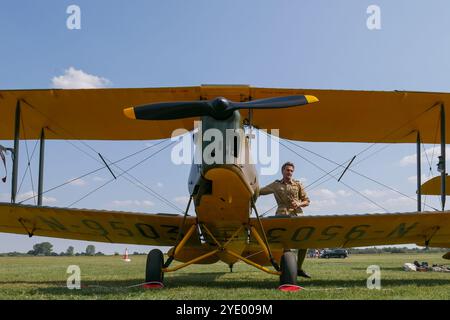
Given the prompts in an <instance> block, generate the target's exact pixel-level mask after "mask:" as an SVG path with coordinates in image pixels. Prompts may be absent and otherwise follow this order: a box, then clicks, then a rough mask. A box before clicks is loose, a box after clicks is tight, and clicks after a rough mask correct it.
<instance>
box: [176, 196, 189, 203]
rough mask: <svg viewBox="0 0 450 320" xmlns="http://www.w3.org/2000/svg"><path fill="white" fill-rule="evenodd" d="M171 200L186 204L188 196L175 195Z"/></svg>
mask: <svg viewBox="0 0 450 320" xmlns="http://www.w3.org/2000/svg"><path fill="white" fill-rule="evenodd" d="M173 200H174V201H175V202H176V203H179V204H183V205H187V203H188V201H189V197H187V196H181V197H175V198H173Z"/></svg>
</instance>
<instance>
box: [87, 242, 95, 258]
mask: <svg viewBox="0 0 450 320" xmlns="http://www.w3.org/2000/svg"><path fill="white" fill-rule="evenodd" d="M86 255H87V256H93V255H95V246H93V245H92V244H90V245H88V246H87V247H86Z"/></svg>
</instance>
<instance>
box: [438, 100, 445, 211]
mask: <svg viewBox="0 0 450 320" xmlns="http://www.w3.org/2000/svg"><path fill="white" fill-rule="evenodd" d="M445 161H446V156H445V105H444V104H443V103H442V104H441V155H440V156H439V163H438V171H439V172H440V173H441V203H442V211H444V210H445V191H446V190H445V188H446V186H445V176H446V173H445V171H446V170H445Z"/></svg>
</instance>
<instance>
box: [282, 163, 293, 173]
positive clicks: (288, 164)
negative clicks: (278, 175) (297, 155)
mask: <svg viewBox="0 0 450 320" xmlns="http://www.w3.org/2000/svg"><path fill="white" fill-rule="evenodd" d="M287 166H291V167H292V168H294V169H295V166H294V164H293V163H292V162H290V161H288V162H286V163H285V164H283V165H282V166H281V171H283V170H284V168H286V167H287Z"/></svg>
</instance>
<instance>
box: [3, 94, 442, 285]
mask: <svg viewBox="0 0 450 320" xmlns="http://www.w3.org/2000/svg"><path fill="white" fill-rule="evenodd" d="M447 101H448V102H447ZM445 106H450V94H448V93H425V92H374V91H343V90H306V89H305V90H303V89H271V88H253V87H249V86H199V87H177V88H145V89H141V88H136V89H88V90H82V89H81V90H2V91H0V111H1V112H0V113H1V118H0V119H1V125H0V139H1V140H14V155H15V156H14V163H13V175H12V191H11V203H1V204H0V232H6V233H16V234H28V235H29V236H30V237H31V236H33V235H36V236H47V237H56V238H66V239H77V240H90V241H100V242H110V243H124V244H125V243H126V244H141V245H153V246H171V247H172V248H171V249H170V250H169V252H168V259H167V260H166V261H164V256H163V254H162V252H161V251H160V250H158V249H154V250H152V251H150V253H149V254H148V258H147V266H146V282H148V283H152V282H157V283H162V282H163V277H164V274H165V273H167V272H172V271H176V270H179V269H181V268H183V267H186V266H189V265H192V264H212V263H215V262H217V261H223V262H225V263H226V264H228V265H229V266H230V267H232V266H233V264H235V263H236V262H238V261H243V262H245V263H247V264H249V265H252V266H254V267H256V268H258V269H260V270H262V271H264V272H267V273H270V274H274V275H279V276H280V283H281V284H294V285H295V284H296V277H297V269H296V264H295V255H293V253H292V252H290V251H287V250H284V249H285V248H289V249H300V248H303V249H304V248H325V247H359V246H372V245H391V244H392V245H393V244H408V243H414V244H417V245H420V246H428V247H444V248H450V212H447V211H444V206H443V210H442V211H434V212H422V211H421V207H420V205H421V201H420V193H421V192H420V191H421V188H420V183H419V185H418V191H419V200H418V210H417V212H408V213H394V214H362V215H326V216H308V215H306V216H301V217H286V218H283V217H267V218H264V217H261V216H260V215H259V214H258V212H257V210H256V206H255V202H256V200H257V198H258V192H259V183H258V176H257V173H256V170H255V167H254V165H253V164H250V163H246V162H240V161H238V160H239V159H240V157H241V155H242V154H245V153H248V152H249V149H250V143H249V141H248V137H247V136H240V137H239V138H236V137H235V136H234V137H233V138H232V140H233V141H225V144H227V145H228V143H230V144H229V145H231V146H233V147H231V148H222V151H223V154H222V155H223V156H230V158H231V159H232V161H231V163H229V162H212V163H210V162H205V161H203V162H202V163H200V164H193V165H192V169H191V173H190V177H189V181H188V189H189V193H190V200H189V204H188V207H187V209H186V212H185V214H184V215H177V214H166V213H154V214H149V213H131V212H115V211H101V210H89V209H69V208H53V207H46V206H42V205H41V204H42V193H43V188H42V184H43V178H42V177H43V171H42V168H43V154H41V160H42V161H41V162H42V163H41V166H40V167H41V172H40V179H39V180H40V183H39V192H38V198H39V201H38V206H30V205H21V204H16V192H17V168H18V167H17V162H18V158H19V150H18V148H19V143H18V142H19V140H20V139H36V140H37V139H40V140H41V150H42V151H43V144H44V141H45V140H46V139H67V140H78V139H79V140H149V139H165V138H169V137H171V135H172V132H173V131H174V130H175V129H179V128H183V129H186V130H193V129H194V121H195V120H201V121H202V126H203V128H215V129H218V130H219V131H220V132H222V133H223V132H225V130H227V129H232V130H235V129H240V128H242V127H243V126H245V125H249V126H253V127H256V128H267V129H272V128H275V129H279V135H280V137H281V138H285V139H291V140H301V141H318V142H366V143H367V142H371V143H377V142H381V143H418V142H420V141H421V142H423V143H434V142H435V138H436V130H435V128H436V120H437V119H438V120H439V121H440V123H441V125H440V127H441V135H440V142H441V145H442V146H444V148H443V152H442V155H441V157H442V159H441V160H442V161H441V162H440V170H441V172H442V174H443V176H442V177H445V141H446V139H447V138H448V136H447V135H448V133H447V132H446V131H445V122H446V120H448V119H447V117H448V114H449V113H445ZM21 118H26V119H27V123H28V125H29V128H28V129H27V132H26V135H25V133H24V132H23V131H21V130H20V122H21ZM135 119H137V120H139V121H136V120H135ZM237 145H239V147H236V146H237ZM206 147H207V146H206V143H205V141H201V139H200V144H199V148H200V150H202V151H204V150H205V149H206ZM41 153H42V152H41ZM211 156H215V155H213V154H211ZM419 160H420V157H419ZM105 164H106V163H105ZM418 177H419V181H420V174H418ZM445 180H446V179H441V180H440V181H441V182H440V185H441V191H442V192H441V195H442V196H443V205H444V204H445V195H446V190H447V189H446V185H445ZM192 203H193V205H194V207H195V213H196V214H195V216H189V215H188V214H187V212H188V210H189V206H190V205H191V204H192ZM337 210H338V209H337ZM252 211H255V214H256V218H253V217H252ZM447 256H448V255H447ZM174 260H175V261H178V262H179V263H178V264H176V265H174V266H171V265H172V261H174Z"/></svg>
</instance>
